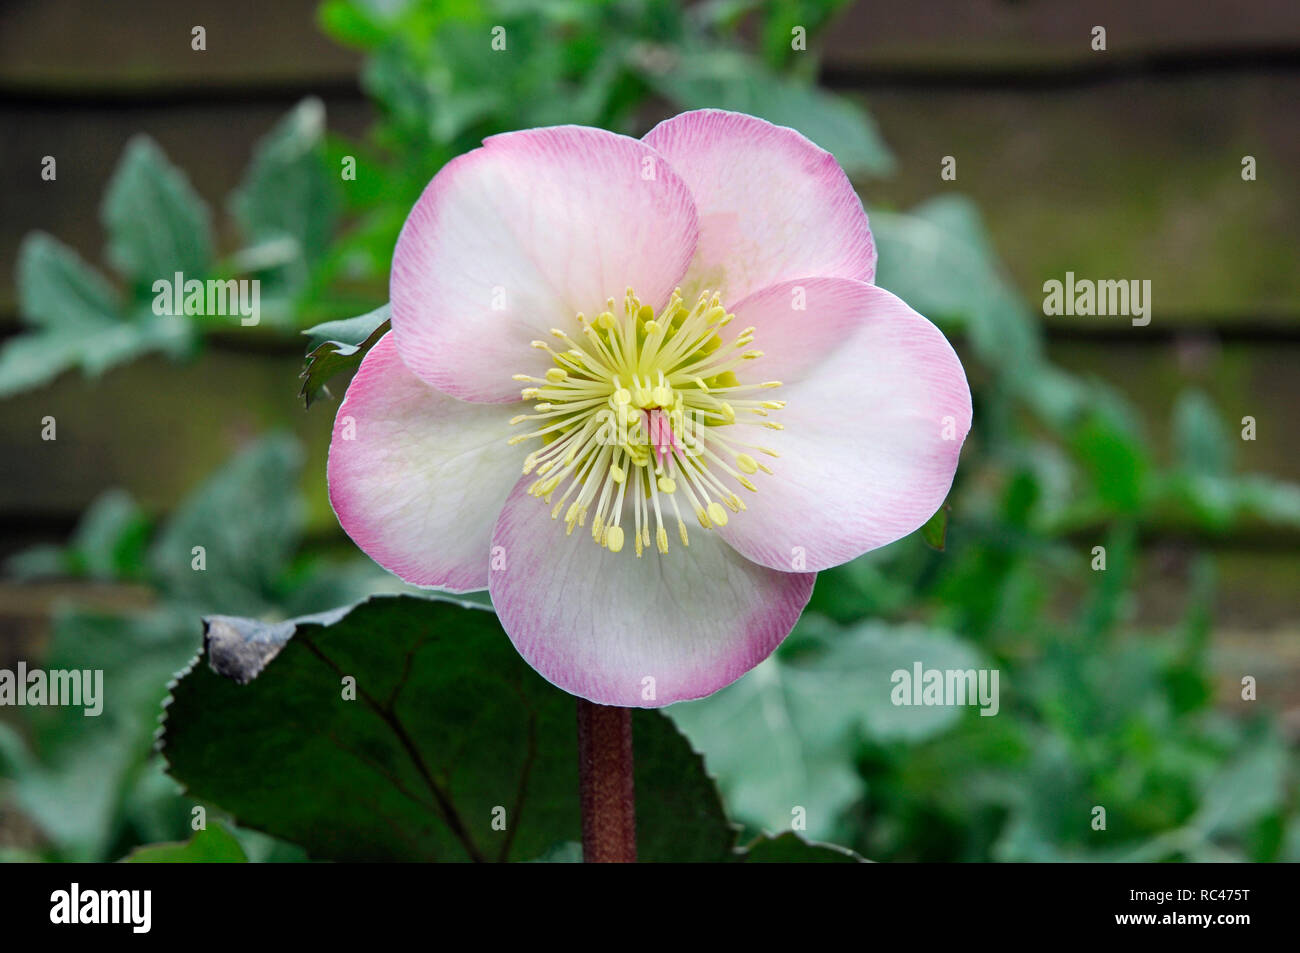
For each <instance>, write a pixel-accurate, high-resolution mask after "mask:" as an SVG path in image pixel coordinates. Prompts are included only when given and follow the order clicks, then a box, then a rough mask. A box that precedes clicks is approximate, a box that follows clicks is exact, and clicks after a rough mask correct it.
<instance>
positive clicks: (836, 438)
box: [719, 278, 971, 571]
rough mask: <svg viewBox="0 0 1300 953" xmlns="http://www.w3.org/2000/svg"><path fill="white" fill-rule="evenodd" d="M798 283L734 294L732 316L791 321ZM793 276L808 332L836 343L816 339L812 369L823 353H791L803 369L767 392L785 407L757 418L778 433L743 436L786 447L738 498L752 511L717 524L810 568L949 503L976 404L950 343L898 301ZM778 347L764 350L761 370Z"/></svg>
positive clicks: (738, 540)
mask: <svg viewBox="0 0 1300 953" xmlns="http://www.w3.org/2000/svg"><path fill="white" fill-rule="evenodd" d="M794 284H796V283H795V282H789V283H786V284H784V285H777V286H775V287H773V288H769V289H767V290H765V291H763V292H761V293H760V294H757V295H755V296H753V297H752V298H750V299H749V300H748V301H745V302H742V303H741V305H739V306H738V307H737V309H736V315H737V320H738V321H740V320H744V321H746V322H748V323H750V324H754V325H755V326H760V327H761V326H762V325H763V324H764V323H766V324H767V325H768V326H769V327H771V326H776V325H779V324H782V323H784V324H785V325H788V324H789V323H790V322H789V317H788V312H789V309H790V300H791V289H792V287H793V285H794ZM797 284H802V285H803V286H804V287H805V292H806V296H807V312H806V313H807V315H808V317H806V318H805V320H806V321H807V322H808V323H809V329H810V333H811V334H813V335H814V336H815V337H816V339H817V341H818V342H820V343H821V344H823V345H824V342H825V341H826V340H827V339H828V335H827V334H826V333H825V331H826V328H831V329H833V331H834V334H835V335H839V336H840V337H839V341H838V344H837V346H836V347H835V348H833V349H830V350H827V349H825V348H824V347H822V348H821V350H822V351H823V359H822V360H821V361H820V362H818V363H816V364H810V363H809V362H808V360H807V358H808V356H809V355H810V354H812V353H814V352H815V351H816V350H817V349H818V348H808V349H807V352H806V353H805V354H803V355H801V356H799V358H798V360H795V361H790V362H788V363H791V364H792V365H797V366H791V367H790V368H787V369H788V370H792V371H793V372H794V374H795V375H797V376H795V377H794V380H793V381H789V380H788V381H786V386H784V387H782V388H781V389H780V390H777V391H772V392H770V393H771V395H772V396H773V397H774V398H780V399H782V400H785V401H786V402H787V403H786V406H785V408H784V409H782V410H776V411H772V412H771V416H770V417H769V418H764V419H767V420H771V421H776V422H779V423H780V424H781V425H782V427H783V428H784V429H782V430H779V431H772V430H767V429H759V428H757V427H754V428H752V429H750V434H752V435H753V436H752V437H750V438H744V437H742V438H741V439H750V440H751V441H752V442H753V443H757V444H759V445H761V446H766V447H769V448H771V449H773V450H776V451H777V452H778V453H779V454H780V457H779V458H778V459H774V460H766V462H767V464H768V465H769V466H770V467H771V468H772V470H773V471H774V472H773V474H771V475H768V474H764V473H759V474H757V475H756V476H755V477H753V480H754V483H755V484H756V485H757V487H758V492H757V493H743V499H744V501H745V504H746V506H747V507H748V509H747V510H746V511H745V512H743V513H740V514H738V515H737V516H735V517H734V518H733V519H732V520H731V521H730V522H729V523H728V524H727V526H726V527H725V528H723V529H721V530H719V532H720V533H721V535H722V537H723V538H724V539H726V540H727V541H728V542H729V543H731V545H733V546H735V547H736V549H737V550H739V551H740V552H741V553H742V554H743V555H745V556H748V557H749V558H750V559H752V560H754V561H755V562H758V563H761V564H763V565H764V566H771V567H773V568H776V569H787V570H800V571H804V570H806V571H817V570H821V569H826V568H828V567H830V566H835V565H838V564H840V563H843V562H847V561H848V560H850V559H853V558H855V557H856V556H859V555H861V554H862V553H864V552H866V551H867V550H870V549H875V548H876V547H879V546H884V545H885V544H886V543H891V542H893V541H894V540H896V539H900V538H901V537H903V536H906V535H907V534H908V533H911V532H912V531H914V530H916V529H917V528H919V527H920V526H921V525H922V524H923V523H924V522H925V521H926V520H927V519H929V518H930V517H931V516H932V515H933V514H934V512H935V511H936V510H937V509H938V508H939V507H940V506H941V505H942V504H943V501H944V498H945V497H946V496H947V495H948V490H949V488H950V487H951V486H952V480H953V474H954V473H955V472H956V469H957V458H958V456H959V455H960V453H961V447H962V441H964V440H965V439H966V434H967V433H968V432H969V431H970V425H971V399H970V388H969V386H968V385H967V383H966V374H965V371H963V370H962V366H961V362H960V361H959V360H958V359H957V355H956V354H955V353H954V352H953V349H952V346H951V345H950V344H949V343H948V341H947V339H945V338H944V336H943V334H942V333H940V331H939V329H938V328H936V327H935V326H934V325H933V324H931V323H930V322H929V321H927V320H926V319H925V318H923V317H922V316H921V315H919V314H917V313H916V312H915V311H913V310H912V309H911V308H909V307H908V306H907V305H906V304H905V303H904V302H903V301H902V300H900V299H899V298H897V297H895V296H894V295H892V294H890V293H889V292H888V291H885V290H884V289H883V288H878V287H876V286H875V285H868V284H865V283H863V282H859V281H851V280H848V279H843V278H818V279H813V280H810V281H801V282H798V283H797ZM758 340H759V339H757V338H756V343H757V342H758ZM776 351H777V349H775V348H764V353H765V356H764V357H763V358H761V359H759V360H757V361H755V362H754V363H755V365H764V364H766V362H767V357H766V355H767V354H775V353H776ZM780 360H781V358H780V357H779V355H778V356H777V357H776V358H775V361H780ZM777 370H780V368H777ZM769 373H770V371H769V368H767V367H762V366H758V367H756V374H758V375H761V376H762V377H764V378H766V377H768V375H769ZM764 393H765V394H766V393H769V392H764ZM759 435H761V436H759ZM757 458H758V459H759V460H765V459H766V458H764V457H763V456H761V455H759V456H758V457H757Z"/></svg>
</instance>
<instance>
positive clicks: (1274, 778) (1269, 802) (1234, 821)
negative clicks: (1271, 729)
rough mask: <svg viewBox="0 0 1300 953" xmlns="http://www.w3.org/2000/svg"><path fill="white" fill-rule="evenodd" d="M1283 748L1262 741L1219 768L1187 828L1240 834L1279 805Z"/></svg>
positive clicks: (1271, 741)
mask: <svg viewBox="0 0 1300 953" xmlns="http://www.w3.org/2000/svg"><path fill="white" fill-rule="evenodd" d="M1287 757H1288V755H1287V750H1286V747H1285V746H1284V745H1283V744H1282V743H1281V742H1279V741H1278V740H1277V739H1276V738H1272V737H1270V738H1265V739H1264V740H1262V741H1261V742H1259V743H1257V744H1255V745H1254V746H1253V747H1252V748H1250V749H1249V750H1247V751H1245V752H1243V753H1242V754H1241V755H1239V756H1238V757H1236V758H1234V759H1232V760H1231V761H1229V762H1228V763H1227V764H1225V765H1223V767H1222V768H1220V769H1219V771H1218V772H1216V773H1215V774H1214V776H1213V777H1211V778H1210V779H1209V781H1208V782H1207V783H1206V784H1205V785H1204V789H1203V791H1202V794H1201V806H1200V808H1199V809H1198V810H1197V812H1196V816H1195V817H1193V818H1192V820H1191V822H1190V824H1189V825H1188V826H1189V827H1191V828H1193V829H1195V830H1197V831H1200V832H1202V833H1204V834H1205V835H1206V836H1215V835H1218V834H1224V833H1229V832H1233V833H1240V832H1241V831H1242V830H1243V829H1244V828H1245V827H1246V826H1247V825H1249V824H1251V823H1252V822H1254V821H1256V820H1257V819H1258V818H1260V817H1262V816H1263V815H1265V814H1268V813H1270V812H1272V811H1276V810H1277V809H1278V807H1279V805H1281V803H1282V799H1283V795H1284V791H1285V785H1286V770H1287Z"/></svg>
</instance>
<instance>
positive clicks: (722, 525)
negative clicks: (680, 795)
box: [329, 109, 971, 707]
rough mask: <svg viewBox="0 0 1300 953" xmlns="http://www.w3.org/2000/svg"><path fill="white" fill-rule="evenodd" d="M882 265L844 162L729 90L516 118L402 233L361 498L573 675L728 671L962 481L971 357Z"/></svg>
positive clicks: (668, 688)
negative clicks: (637, 121)
mask: <svg viewBox="0 0 1300 953" xmlns="http://www.w3.org/2000/svg"><path fill="white" fill-rule="evenodd" d="M875 263H876V251H875V247H874V244H873V242H872V237H871V231H870V229H869V228H868V226H867V216H866V214H865V213H864V211H863V209H862V204H861V202H860V201H859V199H858V197H857V195H856V194H855V193H854V191H853V188H852V186H851V185H850V184H849V181H848V178H847V177H846V176H845V174H844V172H843V170H842V169H841V168H840V167H839V165H838V164H837V163H836V161H835V159H834V158H833V157H832V156H831V155H830V154H829V153H827V152H825V151H824V150H822V149H820V148H818V147H817V146H815V145H814V144H813V143H811V142H809V141H808V140H807V139H805V138H804V137H803V136H801V135H800V134H799V133H797V132H795V131H794V130H792V129H787V128H784V127H780V126H774V125H771V124H770V123H767V122H764V121H763V120H760V119H755V118H753V117H751V116H746V115H741V114H738V113H730V112H723V111H720V110H712V109H707V110H700V111H697V112H689V113H684V114H682V115H680V116H677V117H675V118H673V119H669V120H667V121H666V122H663V123H660V124H659V125H658V126H656V127H655V128H654V129H652V130H651V131H650V133H649V134H647V135H646V136H645V138H644V139H641V140H637V139H632V138H628V137H626V136H620V135H616V134H614V133H611V132H606V131H603V130H600V129H590V128H583V127H576V126H560V127H554V128H547V129H528V130H524V131H521V132H514V133H509V134H506V135H500V136H493V137H492V138H490V139H488V140H486V141H485V142H484V144H483V146H482V147H481V148H479V149H475V150H474V151H473V152H470V153H468V154H466V155H463V156H461V157H459V158H457V159H455V160H453V161H452V162H450V163H448V164H447V166H446V167H445V168H444V169H443V170H442V171H441V172H439V173H438V175H437V176H435V177H434V179H433V181H432V182H430V183H429V186H428V188H427V189H425V191H424V194H423V195H422V196H421V197H420V200H419V201H418V202H417V203H416V205H415V207H414V208H413V209H412V210H411V214H410V217H409V218H408V219H407V221H406V225H405V227H404V228H403V230H402V234H401V237H400V238H399V239H398V242H397V248H396V251H395V252H394V255H393V272H392V289H391V290H392V331H391V332H390V333H388V334H387V335H385V337H384V338H383V339H382V340H380V341H379V342H378V343H377V344H376V345H375V346H374V348H373V349H372V350H371V351H370V353H369V354H367V355H366V358H365V360H364V361H363V363H362V365H361V368H360V369H359V370H358V372H357V374H356V376H355V377H354V379H353V381H352V383H351V385H350V387H349V389H348V392H347V396H346V398H345V399H344V401H343V403H342V405H341V406H340V408H339V412H338V418H337V420H336V421H335V427H334V436H333V441H332V443H331V445H330V456H329V488H330V499H331V501H332V503H333V506H334V510H335V512H336V513H337V514H338V518H339V522H340V523H341V524H342V525H343V528H344V529H345V530H346V531H347V532H348V534H349V535H350V536H351V537H352V538H353V539H354V540H355V541H356V542H357V544H358V545H359V546H360V547H361V548H362V549H363V550H365V551H366V552H367V553H368V554H369V555H370V556H371V557H372V558H374V559H375V560H376V561H377V562H378V563H379V564H380V565H382V566H384V567H386V568H387V569H389V570H391V571H392V572H394V573H396V574H397V575H398V576H400V577H401V578H402V579H404V580H406V581H407V582H410V583H413V584H415V585H418V586H428V587H441V588H445V589H449V590H452V591H461V592H463V591H467V590H472V589H482V588H484V587H486V588H487V589H488V591H489V593H490V594H491V597H492V602H493V604H494V605H495V607H496V610H497V613H498V615H499V617H500V620H501V624H502V625H503V627H504V628H505V631H506V632H507V633H508V634H509V636H510V638H511V640H512V641H513V642H514V645H515V647H516V648H517V649H518V650H519V652H520V654H521V655H523V657H524V658H525V659H526V660H527V661H528V662H529V664H531V665H532V666H533V667H534V668H535V669H536V670H537V671H538V672H540V673H541V674H542V675H543V676H544V677H545V678H547V679H549V680H550V681H551V682H553V683H555V684H556V685H558V686H559V687H561V688H563V689H565V690H566V691H569V692H571V693H573V694H575V695H580V696H582V697H584V698H587V699H590V700H592V701H595V702H599V703H603V704H608V705H626V706H640V707H654V706H659V705H666V704H669V703H671V702H674V701H679V700H683V699H690V698H698V697H700V696H703V695H707V694H709V693H710V692H713V691H716V690H717V689H719V688H721V687H722V686H724V685H726V684H728V683H730V682H731V681H733V680H734V679H736V678H738V677H739V676H740V675H742V674H744V673H745V672H746V671H748V670H749V669H750V668H752V667H753V666H755V665H756V664H758V662H760V661H761V660H762V659H764V658H766V657H767V656H768V655H769V654H770V653H771V652H772V651H773V650H774V649H775V648H776V647H777V645H778V644H779V643H780V642H781V640H782V639H784V638H785V636H786V635H787V634H789V632H790V630H791V628H792V627H793V626H794V624H795V621H796V620H797V619H798V617H799V613H800V611H801V610H802V609H803V607H804V605H805V604H806V603H807V601H808V598H809V596H810V595H811V593H812V587H813V580H814V579H815V578H816V573H817V571H818V570H821V569H826V568H828V567H831V566H835V565H838V564H840V563H843V562H846V561H847V560H850V559H853V558H854V557H856V556H859V555H861V554H862V553H864V552H866V551H868V550H870V549H874V548H876V547H879V546H883V545H885V544H886V543H889V542H891V541H893V540H896V539H899V538H900V537H902V536H905V535H907V534H908V533H911V532H912V531H914V530H915V529H917V528H918V527H919V526H921V524H922V523H924V522H925V521H926V520H927V519H928V518H929V517H930V516H931V515H932V514H933V513H934V512H935V510H936V509H938V507H939V506H940V505H941V504H942V503H943V501H944V498H945V496H946V495H947V493H948V490H949V487H950V486H951V484H952V479H953V474H954V472H955V470H956V466H957V458H958V455H959V453H960V451H961V445H962V441H963V440H964V439H965V436H966V434H967V432H968V431H969V429H970V422H971V402H970V391H969V388H968V386H967V383H966V377H965V374H964V372H963V370H962V367H961V364H960V362H959V361H958V359H957V357H956V355H955V354H954V353H953V350H952V348H951V346H950V345H949V344H948V342H947V341H946V340H945V339H944V337H943V335H942V334H941V333H940V332H939V331H938V330H937V329H936V328H935V327H934V325H932V324H931V323H930V322H929V321H927V320H926V319H925V318H923V317H921V315H919V314H917V313H916V312H915V311H913V310H912V309H911V308H909V307H908V306H907V305H906V304H905V303H903V302H902V301H901V300H899V299H898V298H897V297H895V296H894V295H892V294H890V293H889V292H887V291H884V290H883V289H881V288H877V287H876V286H875V285H873V284H872V280H873V278H874V275H875Z"/></svg>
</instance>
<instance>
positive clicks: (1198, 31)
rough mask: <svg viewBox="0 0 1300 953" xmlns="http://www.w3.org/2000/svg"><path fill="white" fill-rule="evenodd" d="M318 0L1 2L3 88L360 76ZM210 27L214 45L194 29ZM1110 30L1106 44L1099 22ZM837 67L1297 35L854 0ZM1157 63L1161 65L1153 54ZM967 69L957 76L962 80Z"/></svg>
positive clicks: (1044, 65) (1134, 54)
mask: <svg viewBox="0 0 1300 953" xmlns="http://www.w3.org/2000/svg"><path fill="white" fill-rule="evenodd" d="M317 6H318V3H317V0H277V2H275V3H262V4H257V5H255V8H254V9H250V5H248V4H239V3H229V2H228V0H189V2H188V3H185V4H175V3H171V2H169V0H131V2H130V3H87V2H85V0H10V2H9V3H7V4H5V5H4V7H3V9H0V89H4V90H7V91H9V92H11V93H13V92H26V93H32V92H41V93H45V94H49V93H56V94H59V93H61V94H66V95H74V96H75V95H86V94H90V93H106V92H113V91H117V92H125V93H133V92H134V93H139V92H147V91H150V90H158V89H160V88H164V87H165V88H169V89H172V90H178V89H179V90H184V89H191V90H202V89H210V88H213V87H224V88H231V89H237V88H249V87H256V88H265V87H267V86H268V85H272V84H276V83H281V84H288V85H292V86H295V87H302V86H303V85H305V84H318V85H325V86H331V85H337V84H346V83H353V82H354V81H355V77H356V67H357V62H358V58H357V56H356V54H354V53H353V52H351V51H349V50H345V49H343V48H341V47H339V46H337V45H336V44H334V43H333V42H332V41H331V40H329V39H328V38H326V37H325V36H324V35H323V34H321V32H320V30H319V29H318V28H317V26H316V20H315V17H316V7H317ZM195 25H202V26H204V27H205V28H206V30H207V50H206V52H202V53H199V52H196V51H194V50H193V49H191V45H190V40H191V33H190V31H191V29H192V27H194V26H195ZM1096 25H1101V26H1104V27H1105V28H1106V30H1107V47H1108V49H1107V52H1106V53H1096V52H1094V51H1093V50H1092V49H1091V46H1090V43H1091V38H1092V35H1091V30H1092V28H1093V27H1094V26H1096ZM820 43H821V45H822V47H823V48H824V61H825V64H826V66H827V68H828V69H829V70H831V71H832V72H833V73H846V74H848V75H853V74H854V73H855V72H856V73H858V74H875V75H882V76H884V78H886V79H888V78H889V77H890V76H894V77H897V76H899V75H900V74H902V75H908V74H910V75H925V74H927V73H935V74H944V73H951V72H952V71H953V70H958V71H966V72H967V73H968V74H969V75H974V76H978V75H979V74H981V73H989V72H999V71H1000V72H1008V71H1010V72H1017V73H1022V74H1025V75H1028V76H1033V75H1042V74H1050V73H1052V72H1053V71H1061V70H1067V71H1072V70H1083V71H1085V72H1086V71H1088V70H1094V69H1096V70H1101V71H1104V70H1105V69H1106V68H1108V67H1110V66H1112V65H1114V64H1116V63H1119V62H1135V63H1138V64H1139V65H1140V64H1141V63H1142V62H1143V61H1147V60H1151V59H1152V58H1159V57H1161V56H1166V57H1167V56H1169V55H1174V56H1178V55H1180V54H1185V55H1187V56H1189V57H1191V58H1192V60H1193V61H1194V59H1195V57H1196V56H1198V55H1200V56H1203V57H1206V56H1207V54H1208V60H1211V61H1212V60H1214V59H1215V58H1222V57H1223V56H1225V55H1226V56H1228V57H1229V58H1234V57H1235V61H1238V62H1249V55H1247V56H1245V57H1244V58H1243V57H1241V56H1239V55H1237V54H1243V53H1244V54H1249V53H1251V52H1252V51H1255V52H1258V53H1263V52H1264V51H1277V50H1279V49H1281V50H1286V49H1288V48H1289V49H1291V50H1294V49H1295V48H1296V47H1297V46H1300V6H1298V5H1297V4H1295V3H1294V2H1292V0H1254V2H1252V3H1250V4H1248V5H1243V4H1241V3H1240V2H1239V0H1198V2H1196V3H1185V2H1182V0H1146V2H1143V3H1132V2H1130V0H1093V2H1090V3H1088V4H1079V3H1075V2H1072V0H1037V2H1034V3H1012V2H1007V0H931V2H928V3H912V4H898V3H883V2H859V3H854V4H850V5H849V7H848V8H847V9H846V10H845V11H843V12H842V14H840V16H839V17H838V18H837V20H836V21H835V23H834V25H833V26H832V27H831V28H830V29H828V30H827V31H826V32H825V33H824V35H823V36H822V37H821V38H820ZM1156 65H1157V66H1158V63H1157V64H1156ZM956 78H960V77H956Z"/></svg>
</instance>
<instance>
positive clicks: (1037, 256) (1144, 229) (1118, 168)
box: [861, 75, 1300, 336]
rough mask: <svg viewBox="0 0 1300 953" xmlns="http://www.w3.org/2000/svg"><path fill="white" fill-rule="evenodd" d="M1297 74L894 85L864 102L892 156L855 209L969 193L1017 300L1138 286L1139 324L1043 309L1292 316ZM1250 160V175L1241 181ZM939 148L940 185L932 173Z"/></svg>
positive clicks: (1299, 216) (1298, 310) (1156, 316)
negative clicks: (1146, 296)
mask: <svg viewBox="0 0 1300 953" xmlns="http://www.w3.org/2000/svg"><path fill="white" fill-rule="evenodd" d="M1297 101H1300V76H1290V75H1287V76H1267V77H1263V76H1232V77H1221V76H1220V77H1211V78H1200V79H1186V80H1181V81H1179V82H1176V83H1149V82H1131V83H1119V84H1114V85H1108V86H1102V87H1091V88H1087V89H1079V90H1068V91H1055V92H1052V93H1050V94H1042V93H1030V92H1025V91H1019V90H1017V91H997V90H993V91H990V90H979V91H961V90H922V91H918V90H908V91H894V92H880V93H875V94H873V95H871V96H869V97H867V105H868V106H869V107H870V109H871V110H872V112H873V113H874V114H875V116H876V118H877V121H878V122H879V125H880V128H881V131H882V133H883V134H884V137H885V139H886V141H888V142H889V143H890V145H891V146H892V147H893V149H894V150H895V151H896V153H897V154H898V157H899V172H898V174H897V175H896V176H895V177H893V178H891V179H888V180H882V181H876V182H868V183H863V185H862V189H861V191H862V194H863V196H864V198H865V199H866V201H867V202H868V204H873V203H874V204H880V205H885V206H892V207H895V208H902V209H907V208H909V207H911V206H912V205H913V204H915V203H917V202H920V201H922V200H924V199H926V198H928V197H931V196H934V195H936V194H942V193H945V192H956V193H961V194H964V195H967V196H970V197H972V198H973V199H974V200H975V201H976V202H977V204H978V205H979V207H980V209H981V210H982V212H983V215H984V217H985V219H986V221H987V223H988V226H989V229H990V231H991V233H992V236H993V238H994V242H995V245H996V247H997V250H998V252H999V255H1000V257H1001V259H1002V261H1003V262H1004V263H1005V265H1006V267H1007V269H1008V271H1009V274H1010V276H1011V278H1012V279H1013V281H1014V283H1015V284H1016V286H1017V287H1018V288H1019V289H1020V291H1021V292H1022V294H1023V295H1024V296H1025V298H1026V300H1027V301H1028V302H1029V303H1030V305H1031V307H1034V308H1035V309H1040V308H1041V306H1042V303H1043V298H1044V294H1043V290H1042V289H1043V283H1044V282H1045V281H1047V280H1049V279H1057V280H1063V279H1064V278H1065V275H1066V273H1067V272H1073V273H1074V274H1075V275H1076V276H1077V277H1079V278H1089V279H1093V280H1097V279H1145V280H1150V281H1151V295H1152V300H1153V308H1152V316H1151V324H1150V325H1148V326H1147V327H1145V328H1142V327H1133V326H1132V325H1131V323H1129V322H1127V321H1126V320H1125V319H1123V318H1115V317H1064V316H1062V317H1053V318H1045V320H1046V321H1048V323H1060V324H1063V325H1069V326H1071V327H1077V328H1084V329H1103V330H1108V331H1115V332H1117V333H1119V332H1121V331H1122V329H1123V328H1124V327H1127V328H1128V329H1129V332H1130V333H1131V334H1133V335H1134V336H1137V335H1141V334H1143V333H1144V332H1150V331H1158V330H1160V329H1161V328H1162V327H1166V328H1167V327H1168V326H1169V325H1170V324H1176V325H1178V326H1185V325H1192V326H1206V325H1210V324H1217V325H1230V324H1232V323H1255V324H1261V323H1262V324H1266V325H1267V324H1272V325H1273V326H1275V327H1281V328H1283V329H1287V328H1290V329H1294V328H1295V327H1296V326H1297V324H1300V272H1297V269H1296V267H1295V261H1296V249H1297V248H1300V190H1297V189H1296V188H1295V185H1294V176H1293V173H1292V170H1294V169H1296V168H1300V112H1298V111H1297V110H1296V109H1295V108H1294V104H1295V103H1296V102H1297ZM1243 155H1253V156H1254V157H1255V158H1256V163H1257V179H1256V181H1253V182H1247V181H1243V180H1242V177H1241V170H1242V165H1241V160H1242V156H1243ZM944 156H953V157H954V158H955V159H956V162H957V178H956V180H955V181H944V180H942V179H941V178H940V167H941V163H942V160H943V157H944Z"/></svg>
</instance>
